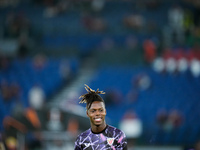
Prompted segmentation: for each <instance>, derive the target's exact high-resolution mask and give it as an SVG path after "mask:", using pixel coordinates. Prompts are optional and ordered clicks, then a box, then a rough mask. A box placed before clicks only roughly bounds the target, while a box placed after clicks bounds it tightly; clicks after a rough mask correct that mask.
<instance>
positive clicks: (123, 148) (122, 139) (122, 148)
mask: <svg viewBox="0 0 200 150" xmlns="http://www.w3.org/2000/svg"><path fill="white" fill-rule="evenodd" d="M117 142H118V146H117V150H127V139H126V135H125V134H124V132H121V133H120V136H119V139H118V141H117Z"/></svg>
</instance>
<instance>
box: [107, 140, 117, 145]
mask: <svg viewBox="0 0 200 150" xmlns="http://www.w3.org/2000/svg"><path fill="white" fill-rule="evenodd" d="M114 139H115V138H107V142H108V144H109V145H110V146H111V145H112V144H113V142H114Z"/></svg>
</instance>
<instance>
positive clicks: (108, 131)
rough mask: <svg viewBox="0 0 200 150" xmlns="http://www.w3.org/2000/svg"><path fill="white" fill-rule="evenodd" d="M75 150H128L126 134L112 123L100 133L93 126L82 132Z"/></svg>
mask: <svg viewBox="0 0 200 150" xmlns="http://www.w3.org/2000/svg"><path fill="white" fill-rule="evenodd" d="M74 149H75V150H127V140H126V136H125V134H124V133H123V132H122V131H121V130H119V129H117V128H115V127H112V126H110V125H107V126H106V128H105V129H104V130H103V131H102V132H100V133H93V132H92V130H91V128H90V129H88V130H86V131H85V132H83V133H81V134H80V135H79V136H78V137H77V139H76V142H75V148H74Z"/></svg>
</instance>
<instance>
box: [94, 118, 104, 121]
mask: <svg viewBox="0 0 200 150" xmlns="http://www.w3.org/2000/svg"><path fill="white" fill-rule="evenodd" d="M94 120H95V121H101V120H102V118H94Z"/></svg>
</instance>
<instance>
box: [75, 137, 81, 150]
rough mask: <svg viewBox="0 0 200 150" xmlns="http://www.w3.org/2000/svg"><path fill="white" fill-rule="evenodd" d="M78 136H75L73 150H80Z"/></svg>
mask: <svg viewBox="0 0 200 150" xmlns="http://www.w3.org/2000/svg"><path fill="white" fill-rule="evenodd" d="M79 138H80V137H77V139H76V141H75V146H74V150H82V149H81V145H80V144H79Z"/></svg>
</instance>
